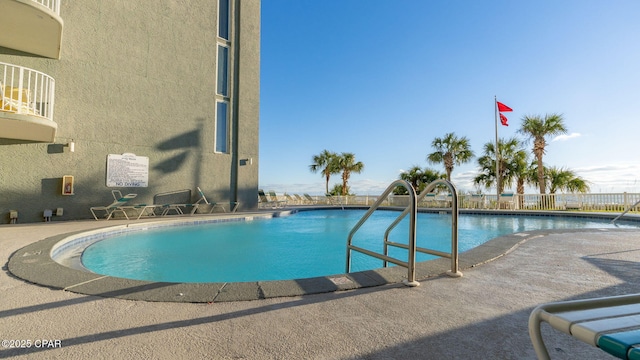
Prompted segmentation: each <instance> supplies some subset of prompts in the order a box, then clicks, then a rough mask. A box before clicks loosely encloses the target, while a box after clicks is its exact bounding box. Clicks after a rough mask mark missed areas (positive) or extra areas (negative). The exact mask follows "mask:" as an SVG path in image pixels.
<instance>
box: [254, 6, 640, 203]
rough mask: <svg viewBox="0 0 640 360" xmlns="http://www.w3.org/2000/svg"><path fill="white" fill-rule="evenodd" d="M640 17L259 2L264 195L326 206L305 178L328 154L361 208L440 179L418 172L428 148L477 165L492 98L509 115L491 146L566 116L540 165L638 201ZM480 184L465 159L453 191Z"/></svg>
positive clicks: (491, 126) (609, 11) (588, 10)
mask: <svg viewBox="0 0 640 360" xmlns="http://www.w3.org/2000/svg"><path fill="white" fill-rule="evenodd" d="M638 15H640V1H637V0H610V1H602V0H563V1H556V0H553V1H551V0H536V1H520V0H504V1H498V0H496V1H493V0H490V1H475V0H453V1H445V0H439V1H436V0H430V1H426V0H395V1H388V0H387V1H383V0H263V1H262V27H261V33H262V39H261V90H260V92H261V96H260V108H261V110H260V161H259V166H260V179H259V186H260V188H263V189H265V190H275V191H276V192H278V193H282V192H288V193H310V194H322V193H324V178H323V177H322V176H321V175H320V174H319V173H311V172H310V171H309V165H310V164H311V159H312V157H313V155H316V154H319V153H320V152H321V151H322V150H324V149H327V150H330V151H334V152H338V153H340V152H352V153H354V154H355V155H356V159H357V160H358V161H362V162H363V163H364V165H365V167H364V170H363V172H362V173H360V174H353V175H352V176H351V180H350V183H349V185H350V187H351V191H352V193H355V194H358V195H366V194H379V193H380V192H381V191H383V190H384V189H385V188H386V187H387V186H388V185H389V184H390V183H391V182H392V181H393V180H395V179H398V176H399V174H400V172H401V171H402V170H405V169H409V168H410V167H412V166H414V165H419V166H421V167H423V168H424V167H431V168H433V169H435V170H438V171H441V172H444V168H443V167H442V165H441V164H429V163H428V162H427V161H426V156H427V154H429V153H431V152H433V149H432V148H431V142H432V141H433V139H434V138H436V137H443V136H444V135H445V134H446V133H449V132H454V133H455V134H456V135H457V136H459V137H461V136H466V137H467V138H469V140H470V143H471V147H472V150H473V151H474V152H475V154H476V156H481V155H482V148H483V146H484V144H485V143H487V142H493V141H495V116H494V96H496V97H497V99H498V101H500V102H502V103H504V104H506V105H508V106H510V107H511V108H512V109H513V110H514V111H513V112H511V113H505V115H507V117H508V118H509V124H510V126H508V127H504V126H500V127H499V129H498V132H499V136H500V137H504V138H508V137H512V136H519V135H518V134H517V133H516V131H517V129H518V128H519V126H520V123H521V119H522V117H524V116H526V115H541V116H544V115H545V114H547V113H559V114H562V115H563V117H564V119H565V124H566V125H567V128H568V130H569V134H568V136H563V137H561V138H559V139H548V141H549V145H548V146H547V154H546V155H545V157H544V162H545V165H546V166H557V167H565V168H569V169H571V170H573V171H575V172H576V173H577V174H578V175H579V176H581V177H583V178H584V179H586V180H587V181H589V182H590V185H591V191H592V192H604V193H607V192H622V191H628V192H640V157H638V153H639V152H640V151H639V150H640V149H639V145H640V121H639V120H640V119H639V118H640V42H638V35H640V21H638ZM527 148H528V149H530V148H532V144H531V143H530V144H529V145H527ZM532 158H533V157H532ZM477 173H478V167H477V164H476V159H474V160H473V161H472V162H470V163H467V164H464V165H461V166H457V167H456V168H455V169H454V171H453V174H452V181H453V182H454V183H455V184H456V186H457V187H458V189H459V190H461V191H474V190H475V187H474V186H473V184H472V179H473V177H475V176H476V175H477ZM339 182H340V176H339V175H334V176H333V177H332V179H331V182H330V185H333V184H336V183H339ZM488 193H491V191H488Z"/></svg>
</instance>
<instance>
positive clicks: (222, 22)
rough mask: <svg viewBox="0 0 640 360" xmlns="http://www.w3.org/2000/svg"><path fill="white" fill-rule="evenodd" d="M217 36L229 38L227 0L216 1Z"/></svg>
mask: <svg viewBox="0 0 640 360" xmlns="http://www.w3.org/2000/svg"><path fill="white" fill-rule="evenodd" d="M218 36H219V37H221V38H223V39H225V40H229V0H220V1H219V2H218Z"/></svg>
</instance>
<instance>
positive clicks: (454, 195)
mask: <svg viewBox="0 0 640 360" xmlns="http://www.w3.org/2000/svg"><path fill="white" fill-rule="evenodd" d="M438 185H445V186H447V187H448V188H449V191H450V192H451V253H446V252H443V251H437V250H431V249H426V248H422V247H418V246H415V251H419V252H421V253H423V254H430V255H435V256H440V257H444V258H450V259H451V270H449V271H447V274H448V275H450V276H453V277H460V276H462V273H461V272H460V271H459V270H458V192H457V191H456V187H455V186H454V185H453V184H452V183H451V182H450V181H447V180H435V181H433V182H432V183H430V184H429V185H427V187H426V188H425V189H424V190H422V192H421V193H420V195H418V197H417V199H416V201H417V202H418V203H420V201H421V200H422V199H424V197H425V196H426V195H427V194H428V193H430V192H431V191H432V190H433V189H435V187H436V186H438ZM408 211H409V210H408V209H405V210H404V211H403V212H402V214H400V216H398V218H397V219H396V220H395V221H394V222H393V223H392V224H391V225H389V228H387V231H386V232H385V233H384V254H385V255H387V254H388V247H389V246H395V247H399V248H403V249H408V248H409V246H407V245H405V244H400V243H396V242H392V241H389V233H390V232H391V230H393V229H394V228H395V227H396V225H398V223H400V221H401V220H402V219H403V218H404V217H405V216H406V215H407V213H408ZM383 265H384V267H387V263H386V261H385V262H384V264H383Z"/></svg>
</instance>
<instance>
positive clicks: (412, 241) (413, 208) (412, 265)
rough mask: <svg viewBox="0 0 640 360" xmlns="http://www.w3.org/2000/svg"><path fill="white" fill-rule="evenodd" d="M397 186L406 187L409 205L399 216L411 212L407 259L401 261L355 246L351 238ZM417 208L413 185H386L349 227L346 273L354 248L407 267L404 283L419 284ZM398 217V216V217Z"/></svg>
mask: <svg viewBox="0 0 640 360" xmlns="http://www.w3.org/2000/svg"><path fill="white" fill-rule="evenodd" d="M397 186H403V187H404V188H405V189H407V192H408V193H409V205H408V206H407V208H406V209H405V211H404V212H402V214H401V215H400V217H402V218H403V217H404V216H406V215H407V213H411V217H410V219H409V241H408V244H409V245H408V249H409V252H408V253H409V254H408V259H407V261H402V260H399V259H396V258H392V257H390V256H388V255H386V254H378V253H375V252H373V251H370V250H367V249H363V248H361V247H358V246H355V245H353V244H352V240H353V236H354V235H355V233H356V232H357V231H358V230H359V229H360V227H362V225H363V224H364V223H365V221H367V219H369V217H370V216H371V214H373V212H374V211H376V209H377V208H378V207H379V206H380V204H382V202H383V201H385V199H386V198H387V196H389V194H391V192H392V191H393V189H395V188H396V187H397ZM417 208H418V202H417V200H416V191H415V190H414V189H413V186H411V184H410V183H409V182H408V181H406V180H396V181H394V182H392V183H391V185H389V187H387V189H386V190H385V191H384V192H383V193H382V195H380V197H378V200H377V201H376V202H375V203H374V204H373V205H371V207H370V208H369V210H368V211H367V212H366V213H365V214H364V216H362V218H361V219H360V221H358V223H357V224H356V225H355V226H354V227H353V229H351V232H350V233H349V236H348V238H347V266H346V267H347V273H348V272H350V271H351V250H355V251H358V252H360V253H363V254H366V255H369V256H372V257H375V258H377V259H381V260H383V261H384V262H385V263H386V262H391V263H394V264H396V265H398V266H403V267H406V268H407V280H406V281H405V284H406V285H408V286H418V285H420V283H419V282H417V281H416V251H415V246H416V219H417ZM400 217H399V218H400Z"/></svg>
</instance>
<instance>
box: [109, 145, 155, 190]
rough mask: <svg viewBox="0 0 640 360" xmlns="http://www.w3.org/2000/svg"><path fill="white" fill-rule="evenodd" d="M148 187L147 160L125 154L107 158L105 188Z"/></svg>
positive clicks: (143, 157) (144, 157)
mask: <svg viewBox="0 0 640 360" xmlns="http://www.w3.org/2000/svg"><path fill="white" fill-rule="evenodd" d="M147 186H149V158H148V157H146V156H136V154H130V153H125V154H122V155H118V154H109V155H108V156H107V187H147Z"/></svg>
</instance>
